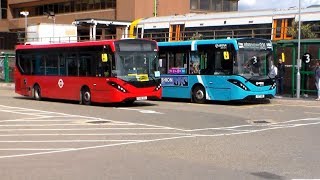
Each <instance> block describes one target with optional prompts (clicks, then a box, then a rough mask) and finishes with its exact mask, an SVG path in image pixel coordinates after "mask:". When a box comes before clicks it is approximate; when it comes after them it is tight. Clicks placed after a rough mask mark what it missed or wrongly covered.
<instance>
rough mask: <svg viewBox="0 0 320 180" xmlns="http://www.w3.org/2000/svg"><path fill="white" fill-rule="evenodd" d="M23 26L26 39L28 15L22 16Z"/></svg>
mask: <svg viewBox="0 0 320 180" xmlns="http://www.w3.org/2000/svg"><path fill="white" fill-rule="evenodd" d="M24 27H25V33H26V34H25V38H26V41H27V37H28V16H24Z"/></svg>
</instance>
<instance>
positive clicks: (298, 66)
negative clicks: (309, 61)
mask: <svg viewBox="0 0 320 180" xmlns="http://www.w3.org/2000/svg"><path fill="white" fill-rule="evenodd" d="M300 49H301V0H299V28H298V58H297V92H296V94H297V98H298V99H299V98H300V87H301V74H300V65H301V58H300V56H301V55H300V53H301V52H300Z"/></svg>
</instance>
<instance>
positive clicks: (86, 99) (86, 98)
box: [80, 88, 91, 105]
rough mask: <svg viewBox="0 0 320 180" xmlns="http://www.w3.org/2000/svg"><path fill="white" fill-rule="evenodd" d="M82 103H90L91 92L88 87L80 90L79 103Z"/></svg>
mask: <svg viewBox="0 0 320 180" xmlns="http://www.w3.org/2000/svg"><path fill="white" fill-rule="evenodd" d="M80 104H84V105H90V104H91V93H90V90H89V89H88V88H83V89H82V90H81V103H80Z"/></svg>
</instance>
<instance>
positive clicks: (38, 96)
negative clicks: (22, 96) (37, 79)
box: [33, 85, 41, 101]
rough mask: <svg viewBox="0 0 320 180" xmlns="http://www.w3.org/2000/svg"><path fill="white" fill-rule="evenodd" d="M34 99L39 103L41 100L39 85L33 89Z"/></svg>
mask: <svg viewBox="0 0 320 180" xmlns="http://www.w3.org/2000/svg"><path fill="white" fill-rule="evenodd" d="M33 98H34V99H35V100H37V101H40V100H41V89H40V86H39V85H35V86H34V87H33Z"/></svg>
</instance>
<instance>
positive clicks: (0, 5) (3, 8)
mask: <svg viewBox="0 0 320 180" xmlns="http://www.w3.org/2000/svg"><path fill="white" fill-rule="evenodd" d="M7 7H8V1H7V0H0V19H7Z"/></svg>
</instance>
